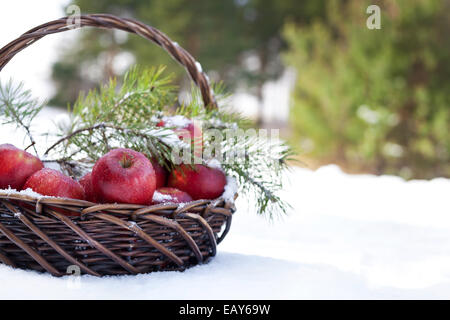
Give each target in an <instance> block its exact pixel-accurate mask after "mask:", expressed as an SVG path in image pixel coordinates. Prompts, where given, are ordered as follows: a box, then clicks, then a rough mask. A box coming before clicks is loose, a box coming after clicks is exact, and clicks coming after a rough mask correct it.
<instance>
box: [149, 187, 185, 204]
mask: <svg viewBox="0 0 450 320" xmlns="http://www.w3.org/2000/svg"><path fill="white" fill-rule="evenodd" d="M190 201H192V197H191V196H190V195H189V194H188V193H186V192H184V191H181V190H178V189H175V188H167V187H165V188H159V189H156V191H155V193H154V194H153V204H161V203H167V202H171V203H185V202H190Z"/></svg>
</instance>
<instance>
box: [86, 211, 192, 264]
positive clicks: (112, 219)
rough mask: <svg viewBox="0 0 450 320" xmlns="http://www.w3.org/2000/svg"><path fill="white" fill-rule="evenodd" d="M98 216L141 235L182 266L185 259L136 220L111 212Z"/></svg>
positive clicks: (98, 214)
mask: <svg viewBox="0 0 450 320" xmlns="http://www.w3.org/2000/svg"><path fill="white" fill-rule="evenodd" d="M95 217H96V218H99V219H102V220H106V221H109V222H112V223H114V224H116V225H118V226H121V227H123V228H126V229H128V230H130V231H133V232H134V233H135V234H136V235H137V236H139V237H140V238H141V239H142V240H144V241H146V242H147V243H148V244H150V245H152V246H153V247H154V248H155V249H156V250H158V251H159V252H161V253H162V254H163V255H165V256H166V257H167V258H169V259H170V260H172V261H173V262H175V263H176V264H177V265H179V266H182V265H183V264H184V263H183V260H181V259H180V258H179V257H178V256H177V255H175V254H174V253H173V252H172V251H170V250H169V249H167V248H166V247H165V246H163V245H162V244H161V243H159V242H158V241H156V240H155V239H153V238H152V237H150V236H149V235H148V234H146V233H145V232H144V231H143V230H142V229H141V228H140V227H139V226H138V225H137V223H136V222H130V221H123V220H122V219H119V218H117V217H113V216H111V215H109V214H105V213H97V214H95Z"/></svg>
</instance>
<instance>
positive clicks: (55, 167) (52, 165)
mask: <svg viewBox="0 0 450 320" xmlns="http://www.w3.org/2000/svg"><path fill="white" fill-rule="evenodd" d="M44 167H46V168H49V169H53V170H56V171H59V172H62V169H61V165H60V164H59V163H58V162H56V161H51V162H44Z"/></svg>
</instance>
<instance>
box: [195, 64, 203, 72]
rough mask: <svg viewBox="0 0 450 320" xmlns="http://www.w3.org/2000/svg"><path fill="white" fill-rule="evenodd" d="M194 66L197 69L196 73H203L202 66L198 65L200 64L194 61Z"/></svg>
mask: <svg viewBox="0 0 450 320" xmlns="http://www.w3.org/2000/svg"><path fill="white" fill-rule="evenodd" d="M195 66H196V67H197V70H198V72H200V73H202V72H203V68H202V65H201V64H200V62H198V61H195Z"/></svg>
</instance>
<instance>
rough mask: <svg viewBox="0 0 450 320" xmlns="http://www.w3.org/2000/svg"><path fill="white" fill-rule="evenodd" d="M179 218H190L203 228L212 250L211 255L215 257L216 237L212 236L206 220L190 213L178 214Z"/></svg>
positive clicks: (211, 230)
mask: <svg viewBox="0 0 450 320" xmlns="http://www.w3.org/2000/svg"><path fill="white" fill-rule="evenodd" d="M180 216H182V217H183V216H184V217H186V218H190V219H192V220H195V221H197V222H198V223H200V225H201V226H202V227H203V229H204V230H205V231H206V234H207V235H208V237H209V240H210V241H211V248H212V251H213V252H212V255H213V256H215V255H216V253H217V242H216V236H215V234H214V231H213V229H211V226H210V225H209V224H208V222H206V220H205V219H204V218H203V217H202V216H200V215H198V214H196V213H190V212H185V213H183V214H180Z"/></svg>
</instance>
